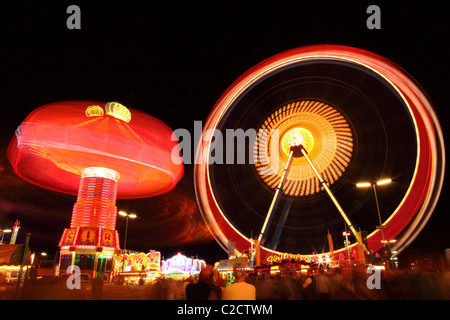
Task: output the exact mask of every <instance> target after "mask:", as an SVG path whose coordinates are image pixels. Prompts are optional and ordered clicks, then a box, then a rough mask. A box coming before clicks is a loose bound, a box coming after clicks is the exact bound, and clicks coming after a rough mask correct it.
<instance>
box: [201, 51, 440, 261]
mask: <svg viewBox="0 0 450 320" xmlns="http://www.w3.org/2000/svg"><path fill="white" fill-rule="evenodd" d="M203 129H204V132H206V131H208V132H212V131H214V130H218V131H219V132H225V131H226V130H234V131H236V130H242V131H243V132H249V131H251V130H253V132H255V135H254V139H248V140H247V141H246V142H245V145H244V146H243V147H244V148H245V150H246V154H248V155H249V157H248V159H247V160H248V161H246V162H245V163H238V164H237V163H234V162H233V163H225V164H223V163H213V162H212V161H210V158H208V157H204V158H203V159H204V160H205V161H201V163H198V164H196V166H195V189H196V195H197V200H198V203H199V206H200V210H201V212H202V215H203V217H204V219H205V220H206V222H207V224H208V225H209V227H210V229H211V232H212V233H213V234H214V235H215V238H216V240H217V241H218V243H219V244H220V245H221V246H222V247H224V248H226V246H227V243H228V242H229V241H232V242H234V243H235V244H236V250H237V251H239V252H243V251H244V250H248V248H249V247H250V245H251V242H252V237H253V235H255V238H257V240H259V242H260V244H261V261H265V260H266V259H267V257H269V256H270V255H274V254H282V253H292V254H302V255H307V256H314V254H311V253H312V252H316V253H317V252H319V253H322V252H325V253H327V252H326V250H328V248H327V246H326V245H325V244H324V239H325V237H324V235H325V234H331V235H333V237H334V239H336V238H339V236H341V237H342V230H343V229H344V228H348V229H349V230H350V231H351V233H352V234H353V238H352V239H353V240H354V241H353V242H352V245H351V246H352V247H357V246H359V247H361V248H362V249H363V250H364V251H365V252H366V253H368V254H370V253H373V252H375V251H377V250H379V249H380V248H382V247H383V243H382V240H384V238H386V239H387V240H394V239H395V241H396V242H395V244H394V247H393V250H394V251H396V252H398V253H400V252H401V251H402V250H403V249H405V248H406V247H407V246H408V245H409V244H410V243H411V242H412V241H413V240H414V239H415V237H416V236H417V235H418V233H419V232H420V231H421V230H422V228H423V227H424V225H425V224H426V222H427V221H428V219H429V217H430V215H431V214H432V212H433V210H434V208H435V205H436V202H437V199H438V197H439V194H440V191H441V188H442V183H443V176H444V163H445V156H444V144H443V137H442V131H441V128H440V124H439V121H438V118H437V116H436V113H435V111H434V108H433V106H432V103H431V102H430V100H429V99H428V97H427V95H426V94H425V93H424V91H423V90H422V89H421V88H420V86H419V85H418V84H417V83H416V82H415V81H414V80H413V79H412V78H411V77H410V76H409V75H408V74H406V73H405V72H404V71H403V70H401V69H400V68H399V67H398V66H396V65H394V64H393V63H392V62H390V61H388V60H387V59H385V58H383V57H381V56H379V55H376V54H374V53H371V52H367V51H364V50H360V49H356V48H351V47H345V46H336V45H316V46H308V47H302V48H297V49H293V50H290V51H286V52H283V53H280V54H278V55H275V56H273V57H271V58H268V59H267V60H265V61H263V62H261V63H259V64H257V65H256V66H254V67H253V68H251V69H250V70H248V71H247V72H246V73H244V74H243V75H242V76H241V77H239V78H238V79H237V80H236V81H235V82H234V83H233V84H232V85H231V86H230V87H229V88H228V89H227V90H226V91H225V93H224V94H223V95H222V96H221V97H220V99H219V100H218V102H217V103H216V105H215V106H214V108H213V110H212V111H211V113H210V115H209V117H208V119H207V121H206V123H205V125H204V128H203ZM214 139H215V137H214V136H209V137H207V138H205V137H203V140H202V143H201V144H200V146H199V149H198V151H197V152H198V154H197V156H202V157H203V155H204V154H205V153H206V154H210V152H211V151H212V149H213V146H214ZM231 143H233V141H231V142H229V141H227V143H226V144H225V152H228V153H229V152H236V148H233V146H232V145H230V144H231ZM233 157H234V155H233V156H232V158H233ZM385 177H389V178H391V179H392V180H393V183H391V184H390V185H389V186H386V187H385V188H380V190H379V191H378V193H379V194H378V196H379V198H380V208H381V209H382V210H380V211H379V212H380V215H379V216H377V214H376V213H375V211H374V210H375V204H374V201H373V197H374V194H373V193H372V192H370V189H357V188H356V187H355V186H356V184H357V183H358V182H360V181H377V180H379V179H380V178H385ZM377 204H378V202H377ZM378 218H379V219H380V220H382V221H381V225H382V226H383V228H382V229H377V228H376V227H375V226H376V225H377V224H378ZM359 230H365V231H367V232H368V235H367V241H363V239H362V238H361V235H360V233H359V232H358V231H359ZM339 250H344V249H343V248H342V249H338V250H337V252H339ZM328 253H329V254H331V253H330V252H328Z"/></svg>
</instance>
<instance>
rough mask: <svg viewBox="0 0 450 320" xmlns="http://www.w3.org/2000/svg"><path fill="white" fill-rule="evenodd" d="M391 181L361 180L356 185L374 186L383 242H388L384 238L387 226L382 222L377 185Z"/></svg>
mask: <svg viewBox="0 0 450 320" xmlns="http://www.w3.org/2000/svg"><path fill="white" fill-rule="evenodd" d="M391 182H392V180H391V179H382V180H378V181H376V182H360V183H357V184H356V186H357V187H358V188H367V187H370V186H372V188H373V193H374V194H375V202H376V204H377V212H378V220H379V222H380V225H379V226H376V228H377V229H381V237H382V239H383V240H382V243H383V244H386V241H385V240H384V232H383V229H385V228H386V226H383V224H382V222H381V214H380V205H379V203H378V196H377V186H381V185H384V184H388V183H391Z"/></svg>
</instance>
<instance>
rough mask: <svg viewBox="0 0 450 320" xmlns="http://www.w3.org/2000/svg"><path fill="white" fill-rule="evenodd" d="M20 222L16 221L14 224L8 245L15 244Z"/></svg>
mask: <svg viewBox="0 0 450 320" xmlns="http://www.w3.org/2000/svg"><path fill="white" fill-rule="evenodd" d="M19 228H20V222H19V220H16V222H15V223H14V228H13V233H12V235H11V240H9V244H16V239H17V234H18V233H19Z"/></svg>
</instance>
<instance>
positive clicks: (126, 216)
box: [119, 211, 137, 272]
mask: <svg viewBox="0 0 450 320" xmlns="http://www.w3.org/2000/svg"><path fill="white" fill-rule="evenodd" d="M119 215H121V216H122V217H125V218H126V222H125V237H124V242H123V258H122V272H124V269H125V252H126V248H127V233H128V218H131V219H134V218H136V217H137V216H136V215H135V214H134V213H126V212H124V211H119Z"/></svg>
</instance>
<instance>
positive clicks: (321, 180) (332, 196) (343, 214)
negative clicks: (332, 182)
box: [301, 147, 371, 255]
mask: <svg viewBox="0 0 450 320" xmlns="http://www.w3.org/2000/svg"><path fill="white" fill-rule="evenodd" d="M301 153H302V155H303V156H304V157H305V159H306V161H308V164H309V165H310V166H311V168H312V169H313V171H314V173H315V175H316V176H317V178H318V179H319V182H320V184H321V185H322V187H323V188H324V189H325V191H326V192H327V193H328V195H329V196H330V198H331V200H332V201H333V203H334V205H335V206H336V208H337V209H338V211H339V213H340V214H341V216H342V217H343V218H344V220H345V222H346V223H347V225H348V226H349V228H350V230H351V231H352V233H353V235H354V236H355V238H356V240H357V241H358V243H359V244H360V245H361V248H363V250H364V251H365V252H366V254H368V255H370V254H371V252H370V250H369V249H368V248H367V247H366V246H365V245H364V242H363V241H362V239H361V237H360V235H359V234H358V233H357V232H356V230H355V228H354V227H353V225H352V223H351V222H350V220H349V219H348V217H347V215H346V214H345V212H344V210H342V208H341V206H340V205H339V203H338V202H337V200H336V198H335V197H334V195H333V193H332V192H331V190H330V189H329V188H328V186H327V183H326V181H325V180H323V178H322V176H321V175H320V173H319V171H317V169H316V167H315V166H314V163H313V162H312V161H311V159H310V158H309V156H308V153H307V152H306V150H305V148H303V147H301Z"/></svg>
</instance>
